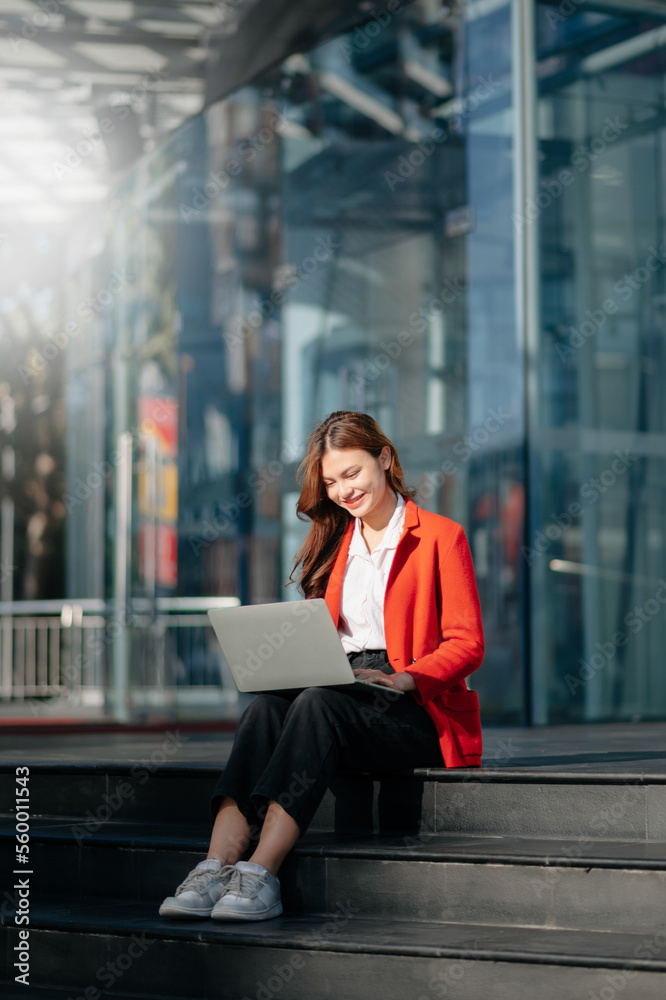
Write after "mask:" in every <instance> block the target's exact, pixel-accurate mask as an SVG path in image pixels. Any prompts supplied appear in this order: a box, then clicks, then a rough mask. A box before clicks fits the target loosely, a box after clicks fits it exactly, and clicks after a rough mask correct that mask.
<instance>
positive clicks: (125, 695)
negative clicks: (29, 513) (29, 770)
mask: <svg viewBox="0 0 666 1000" xmlns="http://www.w3.org/2000/svg"><path fill="white" fill-rule="evenodd" d="M239 603H240V601H239V600H238V598H236V597H211V598H185V597H183V598H167V597H162V598H157V599H156V600H155V601H154V602H148V601H142V600H139V599H137V600H133V601H132V602H131V604H130V606H129V607H127V608H125V609H122V610H123V613H122V614H119V613H118V609H116V608H115V607H114V605H113V604H112V603H111V604H108V603H106V602H104V601H96V600H80V601H13V602H0V709H1V710H2V713H3V715H5V716H7V714H11V712H12V710H13V713H14V714H19V712H20V711H21V706H23V708H24V709H25V707H28V708H29V710H30V712H31V713H32V714H33V715H37V714H39V713H40V712H48V714H49V715H57V714H58V711H59V710H62V711H63V712H65V711H66V712H67V714H70V713H71V711H72V710H76V709H78V710H87V711H88V713H90V712H92V713H93V714H95V712H96V714H99V715H105V716H108V715H111V716H115V717H119V718H122V719H128V718H131V717H132V716H141V715H145V714H146V712H148V711H150V710H154V711H160V712H161V713H162V714H163V713H164V712H165V711H166V712H175V711H179V712H180V711H184V712H185V713H186V714H187V712H188V711H189V713H190V714H195V715H202V714H206V712H208V714H209V715H210V714H215V715H216V716H219V714H220V709H222V710H223V714H224V715H227V716H228V715H231V716H233V715H234V714H235V711H236V707H237V701H238V695H237V690H236V686H235V684H234V682H233V678H232V676H231V673H230V671H229V668H228V666H227V663H226V660H225V659H224V655H223V654H222V650H221V649H220V647H219V644H218V642H217V639H216V638H215V634H214V632H213V630H212V628H211V627H210V623H209V619H208V616H207V614H206V611H208V610H210V609H211V608H219V607H230V606H236V605H238V604H239ZM118 646H120V648H121V651H122V654H123V658H126V662H125V663H123V665H122V666H123V669H122V675H123V676H122V680H121V684H122V691H120V692H119V690H118V687H119V685H118V683H117V681H118V679H117V677H116V666H117V662H118ZM119 706H120V709H121V710H120V711H118V708H119ZM22 714H26V713H25V711H23V712H22Z"/></svg>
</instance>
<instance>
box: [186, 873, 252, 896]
mask: <svg viewBox="0 0 666 1000" xmlns="http://www.w3.org/2000/svg"><path fill="white" fill-rule="evenodd" d="M236 870H237V869H236V868H235V867H234V865H222V867H221V868H218V870H217V871H215V872H211V871H205V870H204V871H196V869H195V871H194V872H190V874H189V875H188V876H187V878H186V879H185V881H184V882H181V883H180V885H179V886H178V888H177V889H176V893H175V895H176V896H178V895H179V894H180V893H181V892H186V891H188V890H191V889H194V891H195V892H201V890H202V889H207V888H208V886H209V885H210V884H211V882H217V881H219V880H220V879H223V878H226V877H227V875H228V874H230V873H231V872H235V871H236Z"/></svg>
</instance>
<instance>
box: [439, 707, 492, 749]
mask: <svg viewBox="0 0 666 1000" xmlns="http://www.w3.org/2000/svg"><path fill="white" fill-rule="evenodd" d="M441 699H442V705H443V707H444V711H445V713H446V716H447V718H448V720H449V724H450V726H451V732H452V734H453V738H454V739H455V741H456V743H457V745H458V750H459V752H460V755H461V756H462V757H470V756H479V757H480V756H481V751H482V749H483V737H482V734H481V716H480V714H479V698H478V695H477V693H476V691H459V692H456V693H453V692H451V691H449V692H447V693H446V694H443V695H441Z"/></svg>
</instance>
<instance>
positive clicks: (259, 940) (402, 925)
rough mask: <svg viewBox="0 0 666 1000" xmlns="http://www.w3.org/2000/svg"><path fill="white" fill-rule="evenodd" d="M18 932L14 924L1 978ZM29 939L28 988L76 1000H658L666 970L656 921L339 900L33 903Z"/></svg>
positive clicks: (663, 937) (665, 945)
mask: <svg viewBox="0 0 666 1000" xmlns="http://www.w3.org/2000/svg"><path fill="white" fill-rule="evenodd" d="M4 919H5V921H6V920H7V918H4ZM16 935H17V930H16V928H14V927H11V926H10V927H9V928H8V930H7V933H6V949H7V950H6V951H5V952H4V954H5V956H6V964H5V970H4V972H2V973H0V977H1V978H3V979H4V980H5V981H8V980H9V978H10V977H9V976H8V975H7V972H8V971H10V969H11V961H12V960H11V955H12V950H11V949H12V948H13V946H14V944H15V943H16ZM30 947H31V949H33V951H32V954H33V955H34V959H33V962H32V969H31V987H35V986H37V985H40V984H44V985H47V986H49V987H51V988H53V987H55V986H57V987H64V988H66V989H67V990H68V991H69V992H68V996H70V997H71V998H72V1000H79V998H83V1000H99V996H98V995H97V993H96V992H95V991H100V990H102V989H108V990H113V991H114V992H115V990H116V989H117V990H119V991H120V990H122V991H123V992H125V993H128V994H132V995H134V996H136V997H158V998H159V997H162V998H170V1000H171V998H174V1000H175V998H178V1000H189V998H197V1000H207V998H212V997H215V998H220V1000H225V998H228V1000H241V998H242V1000H246V998H248V1000H272V998H274V997H285V998H287V997H288V998H289V1000H312V998H313V997H317V998H320V997H334V998H336V1000H340V998H341V997H344V998H345V1000H361V998H363V1000H366V998H367V997H368V996H371V997H377V996H383V995H390V996H400V997H406V998H413V1000H423V998H425V1000H431V998H434V997H436V996H445V995H446V993H447V991H448V992H449V993H450V994H451V995H455V997H456V1000H478V998H479V997H492V998H493V1000H522V998H525V1000H527V998H529V1000H533V998H534V997H535V995H538V996H539V1000H562V998H563V997H566V998H567V1000H577V998H581V1000H583V998H585V1000H589V998H590V997H591V998H593V1000H604V998H606V997H608V996H609V995H610V994H609V992H608V991H609V990H614V991H615V992H614V994H613V995H614V996H621V997H622V1000H657V998H659V1000H663V995H664V994H663V990H664V981H665V980H664V972H666V934H664V933H659V932H656V931H655V932H652V934H650V935H648V934H637V933H628V932H627V933H614V932H603V933H598V932H592V931H587V932H585V931H563V930H553V929H549V930H543V929H534V928H515V927H511V928H509V927H495V926H486V925H482V924H476V925H474V924H469V925H464V926H462V925H459V924H457V923H428V922H410V921H400V920H394V921H389V922H387V921H385V920H384V919H379V920H377V919H374V920H369V919H366V918H364V917H362V916H361V915H359V914H358V913H356V912H354V909H353V906H349V905H347V903H345V902H342V901H341V905H340V908H339V911H338V913H337V915H335V916H328V917H326V918H313V917H311V916H310V917H304V916H300V917H298V916H283V917H279V918H277V919H274V920H270V921H266V922H265V923H260V924H216V923H215V922H214V921H197V922H196V924H193V923H192V922H186V921H184V922H181V921H169V922H165V921H163V920H160V919H159V918H156V917H155V916H154V913H153V911H152V908H150V907H148V906H147V905H146V904H137V903H128V902H127V901H124V900H118V901H111V900H107V901H102V902H100V901H95V902H93V901H87V902H85V901H84V902H72V901H70V900H64V901H61V902H59V903H52V904H40V905H35V906H34V908H33V909H32V911H31V934H30ZM537 983H538V988H537V987H536V985H535V984H537ZM535 989H536V992H535ZM86 991H88V992H86ZM22 995H23V994H22Z"/></svg>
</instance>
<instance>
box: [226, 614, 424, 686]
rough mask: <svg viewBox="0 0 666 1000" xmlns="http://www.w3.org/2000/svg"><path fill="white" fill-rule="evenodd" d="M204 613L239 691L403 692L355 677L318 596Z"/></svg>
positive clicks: (333, 626)
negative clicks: (350, 688) (346, 689)
mask: <svg viewBox="0 0 666 1000" xmlns="http://www.w3.org/2000/svg"><path fill="white" fill-rule="evenodd" d="M208 616H209V618H210V621H211V624H212V626H213V628H214V629H215V635H216V636H217V638H218V639H219V642H220V645H221V647H222V652H223V653H224V655H225V657H226V659H227V663H228V664H229V667H230V669H231V672H232V674H233V676H234V680H235V681H236V686H237V687H238V690H239V691H243V692H251V693H254V692H258V691H279V690H282V689H284V688H306V687H337V686H339V685H351V686H354V685H355V686H358V687H364V688H368V687H372V688H375V689H379V690H381V691H384V692H387V691H395V692H396V694H400V695H402V694H404V692H403V691H397V689H395V688H389V687H387V686H386V685H385V684H374V683H372V682H371V681H360V680H357V679H356V677H354V672H353V670H352V668H351V666H350V663H349V660H348V659H347V655H346V653H345V651H344V649H343V646H342V643H341V642H340V636H339V635H338V630H337V628H336V627H335V624H334V622H333V619H332V618H331V613H330V611H329V610H328V607H327V604H326V601H325V600H324V599H323V598H313V599H311V600H309V601H281V602H279V603H278V604H248V605H243V606H242V607H236V608H214V609H213V610H211V611H209V612H208Z"/></svg>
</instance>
